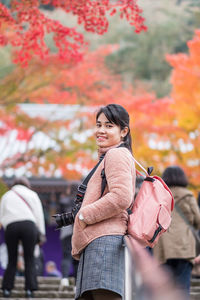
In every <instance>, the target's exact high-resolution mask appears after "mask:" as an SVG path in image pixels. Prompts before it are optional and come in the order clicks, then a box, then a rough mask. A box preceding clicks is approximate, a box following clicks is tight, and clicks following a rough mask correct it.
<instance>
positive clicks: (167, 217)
mask: <svg viewBox="0 0 200 300" xmlns="http://www.w3.org/2000/svg"><path fill="white" fill-rule="evenodd" d="M134 161H135V163H136V164H137V165H139V166H140V168H141V169H142V170H143V171H144V172H145V175H146V176H145V175H142V174H141V173H140V172H139V171H138V170H137V171H136V172H137V174H139V175H140V176H142V177H144V181H143V183H142V185H141V188H140V190H139V192H138V194H137V196H136V198H135V201H134V204H133V207H132V209H131V214H130V215H129V222H128V235H130V236H131V237H132V238H134V239H135V240H137V241H138V242H139V244H140V245H141V246H143V247H146V246H149V247H151V248H152V247H154V246H155V244H156V243H157V241H158V239H159V237H160V235H161V234H162V233H163V232H165V231H166V230H167V229H168V227H169V225H170V223H171V212H172V210H173V208H174V198H173V196H172V193H171V191H170V189H169V188H168V186H167V185H166V184H165V182H164V181H163V180H162V179H161V178H160V177H158V176H150V175H149V174H148V172H147V171H146V170H145V168H143V167H142V166H141V165H140V164H139V163H138V162H137V161H136V160H135V159H134ZM149 173H151V171H150V172H149Z"/></svg>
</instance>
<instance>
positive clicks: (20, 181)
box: [12, 176, 31, 189]
mask: <svg viewBox="0 0 200 300" xmlns="http://www.w3.org/2000/svg"><path fill="white" fill-rule="evenodd" d="M17 184H20V185H24V186H26V187H27V188H29V189H30V188H31V184H30V181H29V180H28V179H27V178H26V177H24V176H22V177H17V178H15V179H14V181H13V185H12V186H14V185H17Z"/></svg>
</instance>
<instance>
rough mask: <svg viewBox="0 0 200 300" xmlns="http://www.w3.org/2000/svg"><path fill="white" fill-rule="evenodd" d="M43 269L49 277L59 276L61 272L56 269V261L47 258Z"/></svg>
mask: <svg viewBox="0 0 200 300" xmlns="http://www.w3.org/2000/svg"><path fill="white" fill-rule="evenodd" d="M45 271H46V274H47V276H50V277H61V272H60V271H59V270H58V269H57V266H56V263H55V262H54V261H52V260H49V261H48V262H47V263H46V265H45Z"/></svg>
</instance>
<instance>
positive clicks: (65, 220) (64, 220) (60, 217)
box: [53, 202, 81, 229]
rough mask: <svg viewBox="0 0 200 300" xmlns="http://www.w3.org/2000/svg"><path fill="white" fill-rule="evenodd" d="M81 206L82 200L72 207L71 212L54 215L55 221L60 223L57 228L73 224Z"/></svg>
mask: <svg viewBox="0 0 200 300" xmlns="http://www.w3.org/2000/svg"><path fill="white" fill-rule="evenodd" d="M80 207H81V202H80V203H76V204H75V206H74V207H73V208H72V211H71V212H66V213H62V214H56V215H54V216H53V217H54V218H55V221H56V223H57V225H58V226H57V228H56V229H60V228H62V227H63V226H68V225H71V224H73V223H74V220H75V217H76V215H77V213H78V211H79V209H80Z"/></svg>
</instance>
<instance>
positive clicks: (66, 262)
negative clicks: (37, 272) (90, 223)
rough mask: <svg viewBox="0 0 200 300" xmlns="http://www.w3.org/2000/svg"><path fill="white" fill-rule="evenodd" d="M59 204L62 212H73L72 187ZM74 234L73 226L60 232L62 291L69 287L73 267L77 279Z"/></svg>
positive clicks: (62, 196) (63, 195) (62, 195)
mask: <svg viewBox="0 0 200 300" xmlns="http://www.w3.org/2000/svg"><path fill="white" fill-rule="evenodd" d="M59 203H60V205H61V208H60V209H61V212H62V211H64V212H70V211H71V210H72V207H73V204H74V197H73V193H72V191H71V187H70V186H68V187H67V189H66V194H61V199H60V201H59ZM72 232H73V226H72V225H69V226H67V227H63V228H61V230H60V241H61V248H62V260H61V272H62V279H61V282H60V289H63V288H64V287H67V286H69V276H70V270H71V267H72V266H73V270H74V277H75V278H76V273H77V267H78V262H77V261H76V260H74V259H73V257H72V255H71V251H72V244H71V239H72Z"/></svg>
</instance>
